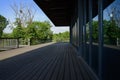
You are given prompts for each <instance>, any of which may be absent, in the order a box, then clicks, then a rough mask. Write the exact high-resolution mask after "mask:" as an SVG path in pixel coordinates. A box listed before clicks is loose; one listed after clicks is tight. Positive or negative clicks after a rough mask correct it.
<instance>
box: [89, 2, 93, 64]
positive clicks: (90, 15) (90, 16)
mask: <svg viewBox="0 0 120 80" xmlns="http://www.w3.org/2000/svg"><path fill="white" fill-rule="evenodd" d="M92 11H93V10H92V0H89V65H90V66H91V65H92V63H91V62H92V61H91V60H92Z"/></svg>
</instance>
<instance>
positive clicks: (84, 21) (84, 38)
mask: <svg viewBox="0 0 120 80" xmlns="http://www.w3.org/2000/svg"><path fill="white" fill-rule="evenodd" d="M86 4H87V2H86V0H84V18H83V25H84V26H83V44H84V53H83V54H84V59H85V60H86V17H87V15H86Z"/></svg>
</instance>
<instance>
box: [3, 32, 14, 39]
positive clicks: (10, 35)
mask: <svg viewBox="0 0 120 80" xmlns="http://www.w3.org/2000/svg"><path fill="white" fill-rule="evenodd" d="M2 38H14V37H13V35H12V34H11V33H3V34H2Z"/></svg>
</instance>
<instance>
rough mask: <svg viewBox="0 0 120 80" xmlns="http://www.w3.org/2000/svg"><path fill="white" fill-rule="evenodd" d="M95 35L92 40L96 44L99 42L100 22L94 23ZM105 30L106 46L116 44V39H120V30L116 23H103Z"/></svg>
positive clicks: (105, 21)
mask: <svg viewBox="0 0 120 80" xmlns="http://www.w3.org/2000/svg"><path fill="white" fill-rule="evenodd" d="M92 26H93V34H92V38H93V41H94V42H98V21H93V24H92ZM103 28H104V42H105V44H112V45H115V44H116V38H120V35H119V32H120V28H118V26H117V25H116V24H115V21H114V20H113V21H107V20H104V21H103Z"/></svg>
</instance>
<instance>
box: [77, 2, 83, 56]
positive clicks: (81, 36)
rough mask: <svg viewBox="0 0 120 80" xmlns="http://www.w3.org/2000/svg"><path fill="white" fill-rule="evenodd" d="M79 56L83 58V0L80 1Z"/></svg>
mask: <svg viewBox="0 0 120 80" xmlns="http://www.w3.org/2000/svg"><path fill="white" fill-rule="evenodd" d="M78 26H79V54H80V55H81V56H83V0H78Z"/></svg>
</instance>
